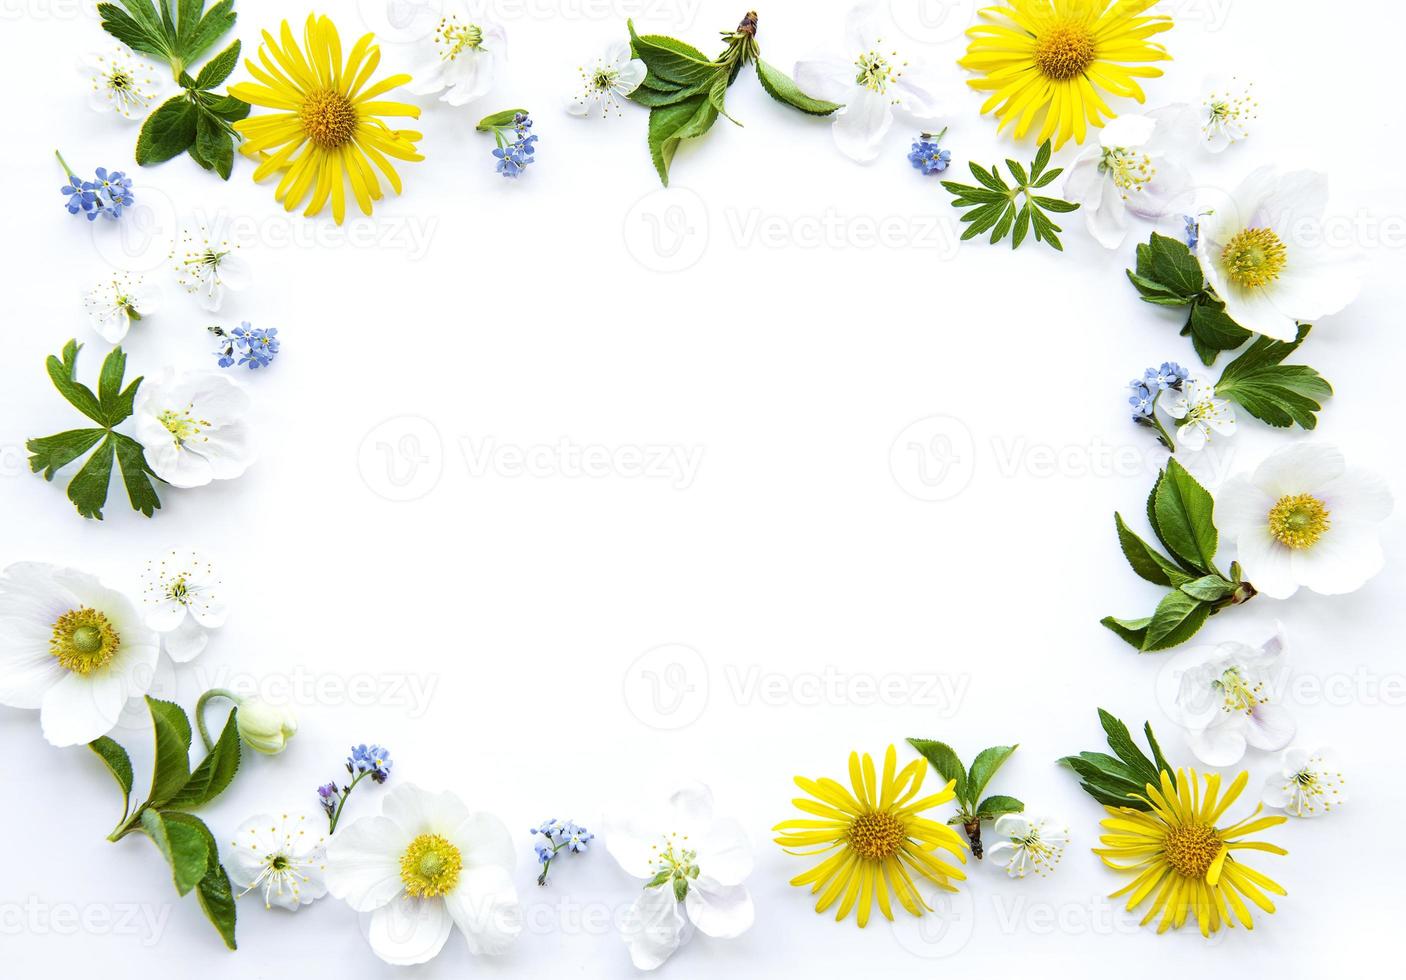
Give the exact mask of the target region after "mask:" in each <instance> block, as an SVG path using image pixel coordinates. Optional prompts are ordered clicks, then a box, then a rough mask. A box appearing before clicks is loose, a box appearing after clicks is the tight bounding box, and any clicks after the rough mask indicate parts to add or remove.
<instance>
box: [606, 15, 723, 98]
mask: <svg viewBox="0 0 1406 980" xmlns="http://www.w3.org/2000/svg"><path fill="white" fill-rule="evenodd" d="M626 24H627V26H628V27H629V29H630V47H631V49H632V50H633V52H634V56H635V57H636V58H639V59H640V60H641V61H643V62H644V65H645V68H646V69H647V70H648V72H649V75H652V76H653V77H654V78H655V79H656V80H662V81H664V82H669V83H672V84H673V85H676V86H682V87H693V86H707V85H711V84H712V80H713V76H714V75H715V74H716V73H717V71H718V68H719V67H720V66H719V64H718V63H717V62H715V61H713V60H712V59H710V58H709V57H708V56H707V55H705V54H704V53H703V52H701V51H699V50H698V49H697V48H695V47H693V46H692V45H689V44H685V43H684V42H683V41H680V40H678V39H676V38H672V37H665V36H664V35H662V34H645V35H643V36H641V35H639V34H636V33H635V24H634V21H627V22H626ZM722 67H724V68H725V67H726V66H722Z"/></svg>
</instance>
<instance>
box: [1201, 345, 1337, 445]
mask: <svg viewBox="0 0 1406 980" xmlns="http://www.w3.org/2000/svg"><path fill="white" fill-rule="evenodd" d="M1309 330H1310V327H1309V326H1308V325H1307V324H1303V325H1301V326H1300V327H1299V332H1298V337H1297V339H1295V340H1294V341H1292V342H1290V343H1285V342H1283V341H1279V340H1274V339H1272V338H1270V337H1261V338H1259V339H1258V340H1256V341H1255V342H1254V343H1253V344H1251V345H1250V346H1249V347H1248V348H1246V349H1245V351H1244V353H1242V354H1241V355H1240V356H1239V357H1237V358H1235V360H1233V361H1231V362H1230V363H1229V364H1227V365H1226V367H1225V370H1224V371H1222V372H1221V376H1220V380H1219V381H1218V382H1216V394H1217V395H1219V396H1220V397H1221V398H1227V399H1229V400H1231V401H1233V402H1235V403H1236V404H1238V405H1240V406H1241V407H1242V408H1244V409H1245V411H1247V412H1249V413H1250V414H1251V415H1253V416H1255V418H1258V419H1260V420H1262V421H1264V422H1268V423H1269V424H1270V425H1273V426H1278V427H1280V428H1284V427H1287V426H1290V425H1294V424H1296V423H1297V424H1298V425H1299V426H1300V427H1302V428H1304V429H1312V428H1315V427H1316V426H1317V425H1318V416H1317V414H1316V413H1317V412H1318V411H1319V409H1321V408H1322V402H1323V400H1324V399H1327V398H1329V397H1331V396H1332V394H1333V388H1332V386H1331V385H1330V384H1328V382H1327V381H1325V380H1324V379H1323V378H1322V376H1320V375H1319V373H1318V372H1317V371H1315V370H1314V369H1313V368H1311V367H1308V366H1307V365H1303V364H1283V363H1281V362H1282V361H1283V360H1284V358H1286V357H1288V356H1289V355H1290V354H1292V353H1293V352H1294V351H1295V350H1297V349H1298V348H1299V345H1300V344H1302V343H1303V342H1304V340H1305V338H1307V337H1308V332H1309Z"/></svg>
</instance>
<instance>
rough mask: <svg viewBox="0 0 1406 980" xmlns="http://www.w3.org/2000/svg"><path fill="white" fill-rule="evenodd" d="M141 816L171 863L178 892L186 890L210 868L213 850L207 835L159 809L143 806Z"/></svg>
mask: <svg viewBox="0 0 1406 980" xmlns="http://www.w3.org/2000/svg"><path fill="white" fill-rule="evenodd" d="M141 819H142V830H143V831H145V833H146V835H147V836H148V837H150V838H151V840H152V842H153V843H154V844H155V845H156V846H157V849H158V850H160V851H161V854H162V856H163V857H165V858H166V861H167V863H168V864H170V865H171V877H172V878H173V879H174V880H175V882H176V892H177V894H180V895H184V894H186V893H187V892H189V891H190V890H191V889H192V888H194V887H195V886H196V885H197V884H198V883H199V882H200V879H201V878H204V877H205V872H206V871H207V870H209V861H210V852H209V848H208V847H207V845H206V841H205V836H204V835H202V834H201V833H200V831H199V830H197V829H196V828H194V827H192V826H190V825H189V824H187V823H183V822H180V821H176V820H167V819H166V818H165V817H164V816H163V815H162V814H161V813H158V812H157V811H156V810H151V809H147V810H143V811H142V818H141Z"/></svg>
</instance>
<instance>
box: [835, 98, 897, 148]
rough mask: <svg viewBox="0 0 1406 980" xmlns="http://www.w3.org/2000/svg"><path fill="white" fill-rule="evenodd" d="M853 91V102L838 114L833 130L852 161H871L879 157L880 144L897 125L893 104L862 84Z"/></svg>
mask: <svg viewBox="0 0 1406 980" xmlns="http://www.w3.org/2000/svg"><path fill="white" fill-rule="evenodd" d="M851 92H852V96H851V98H850V101H849V104H847V105H846V106H845V107H844V108H843V109H841V110H839V111H838V112H836V113H835V122H834V125H832V126H831V127H830V132H831V133H832V134H833V135H834V137H835V145H836V146H838V147H839V148H840V152H841V153H843V154H844V155H845V156H847V157H849V158H850V159H851V160H856V161H858V162H860V163H868V162H869V161H871V160H873V159H875V158H876V157H878V155H879V144H880V143H882V142H883V139H884V136H885V135H886V134H887V133H888V131H889V127H890V126H892V125H893V107H892V106H891V105H890V103H889V100H888V98H887V97H886V96H883V95H881V94H879V93H878V92H871V91H870V90H869V89H866V88H860V87H858V86H854V87H852V89H851ZM832 101H833V100H832Z"/></svg>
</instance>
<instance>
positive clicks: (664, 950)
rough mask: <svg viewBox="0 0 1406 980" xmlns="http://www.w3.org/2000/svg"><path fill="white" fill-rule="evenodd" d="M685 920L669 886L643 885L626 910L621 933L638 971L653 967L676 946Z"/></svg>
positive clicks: (681, 939)
mask: <svg viewBox="0 0 1406 980" xmlns="http://www.w3.org/2000/svg"><path fill="white" fill-rule="evenodd" d="M687 924H688V920H687V919H685V918H684V915H683V911H682V908H681V907H680V904H679V902H678V900H677V899H675V898H674V892H673V889H672V888H670V887H668V886H660V887H658V888H646V889H644V890H643V892H641V894H640V897H639V898H637V899H635V904H634V905H632V906H630V910H629V911H628V912H627V913H625V921H624V922H623V923H621V927H620V933H621V935H622V936H623V937H624V940H625V945H626V946H627V947H629V950H630V962H631V963H633V964H634V965H635V968H636V969H638V970H655V969H658V968H659V967H660V966H663V965H664V962H665V961H666V960H667V959H668V958H669V957H670V956H672V955H674V950H676V949H678V948H679V946H680V945H681V944H682V943H683V941H684V938H685V927H686V926H687Z"/></svg>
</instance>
